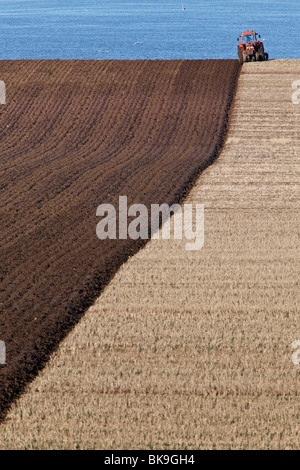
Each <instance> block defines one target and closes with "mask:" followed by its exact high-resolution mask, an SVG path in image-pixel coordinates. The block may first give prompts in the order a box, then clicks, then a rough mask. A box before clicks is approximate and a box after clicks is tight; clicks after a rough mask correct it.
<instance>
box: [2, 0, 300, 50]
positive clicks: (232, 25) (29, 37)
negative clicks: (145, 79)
mask: <svg viewBox="0 0 300 470" xmlns="http://www.w3.org/2000/svg"><path fill="white" fill-rule="evenodd" d="M183 7H184V8H183ZM248 28H249V29H254V30H256V31H257V32H258V33H260V34H261V37H262V39H263V40H264V43H265V50H266V51H267V52H269V55H270V58H273V59H295V58H300V47H299V42H300V0H280V1H278V0H252V1H249V0H233V1H230V0H229V1H226V0H202V1H199V0H179V1H176V0H142V1H133V0H132V1H118V0H106V1H105V0H86V1H82V0H6V1H4V0H0V39H1V42H0V44H1V48H0V59H56V58H58V59H210V58H216V59H227V58H230V59H231V58H236V56H237V36H238V35H239V33H240V32H242V31H244V30H246V29H248Z"/></svg>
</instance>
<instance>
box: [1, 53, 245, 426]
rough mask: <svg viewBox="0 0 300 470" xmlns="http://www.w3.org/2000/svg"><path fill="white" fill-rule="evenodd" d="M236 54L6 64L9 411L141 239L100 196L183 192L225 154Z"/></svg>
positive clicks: (5, 372) (4, 316)
mask: <svg viewBox="0 0 300 470" xmlns="http://www.w3.org/2000/svg"><path fill="white" fill-rule="evenodd" d="M239 73H240V66H239V64H238V61H237V60H205V61H185V60H182V61H161V60H159V61H78V60H75V61H59V60H55V61H51V60H44V61H41V60H40V61H28V60H24V61H23V60H22V61H1V62H0V79H1V80H3V81H4V82H5V83H6V90H7V104H6V105H5V106H1V107H0V148H1V154H0V155H1V156H0V158H1V160H0V161H1V166H0V194H1V199H0V201H1V204H0V213H1V222H2V226H1V244H0V259H1V271H0V308H1V311H0V340H2V341H5V343H6V348H7V366H0V418H1V419H4V417H5V415H6V413H7V411H8V409H9V407H10V405H11V403H12V401H13V400H14V399H16V398H17V397H18V396H19V395H20V393H22V392H23V391H24V390H25V387H26V385H27V384H28V383H29V382H30V381H31V380H33V379H34V378H35V377H36V375H37V374H38V372H39V371H40V370H41V369H42V368H43V367H44V365H45V364H46V362H47V361H48V359H49V357H50V355H51V354H52V353H53V352H54V351H55V350H56V348H57V347H58V345H59V343H60V341H61V340H62V339H63V338H64V337H65V336H66V335H67V334H68V333H69V331H70V330H71V329H72V328H73V327H74V325H76V324H77V323H78V321H79V320H80V318H81V317H82V316H83V314H84V312H85V311H86V309H87V308H88V307H90V306H91V305H92V304H93V303H94V301H95V300H96V299H97V297H98V296H99V295H100V293H101V292H102V290H103V288H104V287H105V286H106V285H107V284H108V283H109V282H110V280H111V279H112V277H113V276H114V275H115V274H116V272H117V271H118V269H119V268H120V266H121V265H122V264H123V263H124V262H126V261H127V260H128V258H129V257H130V256H132V255H134V254H135V253H137V252H138V250H139V249H140V248H141V247H142V246H144V245H145V243H146V241H144V240H137V241H132V240H106V241H100V240H98V239H97V237H96V233H95V229H96V224H97V222H98V219H97V218H96V208H97V206H98V205H99V204H101V203H103V202H105V203H112V204H115V205H116V206H117V201H118V197H119V195H127V196H128V204H132V203H133V202H139V203H144V204H146V205H147V206H148V207H150V205H151V204H152V203H163V202H166V203H168V204H172V203H175V202H182V201H183V200H184V198H185V196H186V195H187V194H188V192H189V191H190V189H191V187H192V186H193V184H194V182H195V180H196V179H197V178H198V176H199V174H200V173H201V172H202V171H203V170H204V169H205V168H206V167H207V166H208V165H210V164H211V163H212V162H213V161H214V159H215V158H216V157H217V156H218V154H219V152H220V150H221V148H222V145H223V143H224V139H225V136H226V133H227V130H228V127H229V119H230V109H231V104H232V101H233V99H234V96H235V91H236V85H237V81H238V77H239Z"/></svg>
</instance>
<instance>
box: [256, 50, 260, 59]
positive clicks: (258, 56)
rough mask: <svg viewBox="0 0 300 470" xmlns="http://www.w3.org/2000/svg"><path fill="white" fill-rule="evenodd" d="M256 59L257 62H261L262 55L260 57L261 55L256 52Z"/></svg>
mask: <svg viewBox="0 0 300 470" xmlns="http://www.w3.org/2000/svg"><path fill="white" fill-rule="evenodd" d="M255 59H256V60H257V61H259V60H260V55H259V53H258V52H255Z"/></svg>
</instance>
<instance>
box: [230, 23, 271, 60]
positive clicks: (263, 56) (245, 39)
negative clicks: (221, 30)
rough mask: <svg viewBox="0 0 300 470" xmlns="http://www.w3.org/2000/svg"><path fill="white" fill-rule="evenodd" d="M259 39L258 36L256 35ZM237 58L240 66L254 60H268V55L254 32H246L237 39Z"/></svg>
mask: <svg viewBox="0 0 300 470" xmlns="http://www.w3.org/2000/svg"><path fill="white" fill-rule="evenodd" d="M258 37H259V38H260V35H258ZM237 40H238V41H240V43H239V45H238V56H239V62H240V64H243V63H244V62H251V61H255V60H268V58H269V54H267V52H265V49H264V45H263V43H262V42H261V41H260V40H259V39H257V34H256V32H255V31H246V32H245V33H242V34H241V35H240V36H239V37H238V38H237Z"/></svg>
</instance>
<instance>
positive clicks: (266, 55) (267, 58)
mask: <svg viewBox="0 0 300 470" xmlns="http://www.w3.org/2000/svg"><path fill="white" fill-rule="evenodd" d="M265 60H269V54H268V53H267V52H265Z"/></svg>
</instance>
